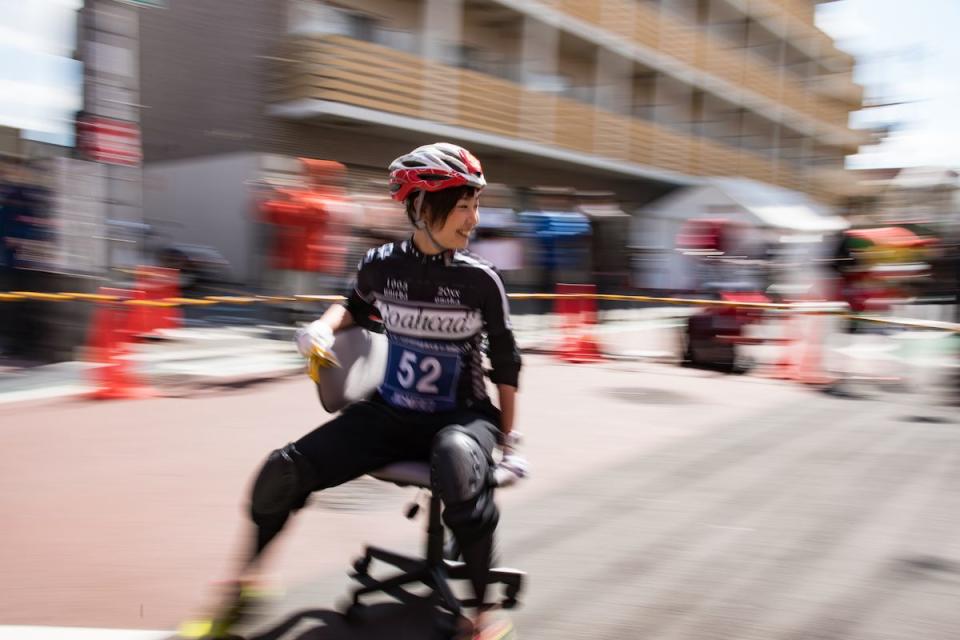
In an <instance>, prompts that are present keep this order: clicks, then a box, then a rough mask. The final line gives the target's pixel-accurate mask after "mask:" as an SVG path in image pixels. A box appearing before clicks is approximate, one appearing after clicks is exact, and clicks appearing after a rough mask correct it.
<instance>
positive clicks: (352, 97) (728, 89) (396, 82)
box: [141, 0, 866, 205]
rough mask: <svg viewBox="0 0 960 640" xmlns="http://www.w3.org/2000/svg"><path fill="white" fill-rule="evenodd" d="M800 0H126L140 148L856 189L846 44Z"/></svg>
mask: <svg viewBox="0 0 960 640" xmlns="http://www.w3.org/2000/svg"><path fill="white" fill-rule="evenodd" d="M816 4H817V3H816V2H815V0H205V1H204V2H189V1H188V0H169V1H168V3H167V8H166V9H164V10H157V11H150V12H143V13H142V14H141V69H142V75H141V77H142V87H141V93H142V101H143V103H144V105H145V107H146V108H145V109H144V110H143V139H144V152H145V160H146V162H147V163H151V162H157V161H165V160H173V159H181V158H190V157H196V156H204V155H211V154H220V153H228V152H238V151H261V152H267V153H281V154H290V155H298V156H300V155H305V156H313V157H323V158H333V159H337V160H340V161H342V162H344V163H346V164H348V165H349V166H351V167H353V168H358V169H360V168H365V167H366V168H370V169H371V170H373V169H376V170H378V171H383V169H384V167H385V165H386V163H387V162H389V160H390V159H391V158H393V157H395V156H396V155H398V154H399V153H401V152H403V151H405V150H407V149H408V148H409V147H410V146H411V145H413V144H418V143H424V142H432V141H434V140H439V139H445V140H452V141H456V142H459V143H461V144H464V145H465V146H469V147H470V148H472V149H474V150H475V151H476V152H477V154H478V155H479V156H480V157H481V158H482V160H483V161H484V165H485V169H486V170H487V173H488V174H489V176H490V178H491V180H493V181H497V182H503V183H506V184H514V185H554V186H565V187H570V186H572V187H575V188H581V189H594V190H596V189H607V190H613V191H615V192H616V193H617V194H618V195H619V196H620V197H621V198H622V199H623V200H624V201H626V202H630V203H634V204H638V205H639V204H643V203H644V202H647V201H649V200H651V199H652V198H654V197H656V196H658V195H661V194H662V193H665V192H666V191H668V190H670V189H672V188H674V187H676V186H678V185H684V184H690V183H693V182H696V181H697V179H698V178H700V177H703V176H722V175H737V176H746V177H749V178H752V179H755V180H759V181H762V182H767V183H772V184H776V185H781V186H784V187H788V188H791V189H796V190H799V191H804V192H807V193H809V194H811V195H812V196H814V197H815V198H817V199H819V200H821V201H824V202H827V203H832V202H839V201H840V200H842V198H843V197H844V196H845V195H846V194H848V193H849V192H850V191H851V190H852V188H853V187H854V178H853V177H852V176H851V175H850V174H849V173H848V172H845V171H844V170H843V161H844V157H845V156H846V155H849V154H852V153H854V152H856V150H857V148H858V146H860V145H861V144H865V142H866V140H865V136H864V134H863V132H860V131H856V130H852V129H851V128H850V127H849V125H848V117H849V114H850V112H851V111H854V110H856V109H858V108H859V107H860V106H861V102H862V90H861V88H860V87H859V86H857V85H856V84H854V82H853V79H852V68H853V63H854V61H853V60H852V58H851V57H850V56H849V55H847V54H845V53H843V52H842V51H840V50H838V49H837V48H836V47H835V46H834V44H833V42H832V41H831V40H830V38H829V37H828V36H827V35H826V34H824V33H823V32H822V31H820V30H819V29H818V28H817V27H816V26H815V24H814V11H815V6H816Z"/></svg>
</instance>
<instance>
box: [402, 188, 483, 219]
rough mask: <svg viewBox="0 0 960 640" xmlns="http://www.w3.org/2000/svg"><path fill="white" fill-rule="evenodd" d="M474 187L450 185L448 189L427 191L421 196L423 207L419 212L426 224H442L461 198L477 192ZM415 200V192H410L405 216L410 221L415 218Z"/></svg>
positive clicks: (471, 195)
mask: <svg viewBox="0 0 960 640" xmlns="http://www.w3.org/2000/svg"><path fill="white" fill-rule="evenodd" d="M477 191H478V189H477V188H476V187H471V186H468V185H464V186H462V187H451V188H450V189H441V190H440V191H427V192H426V193H424V196H423V207H422V208H421V210H420V211H421V213H422V215H423V219H424V221H425V222H426V223H427V226H429V227H434V226H437V225H443V224H444V223H445V222H446V221H447V216H449V215H450V212H451V211H453V208H454V207H455V206H457V203H458V202H460V200H461V199H462V198H465V197H473V196H474V195H475V194H476V193H477ZM416 201H417V192H414V193H412V194H410V197H409V198H407V217H409V218H410V220H411V221H412V222H415V221H416V219H417V211H416V207H415V205H414V203H415V202H416Z"/></svg>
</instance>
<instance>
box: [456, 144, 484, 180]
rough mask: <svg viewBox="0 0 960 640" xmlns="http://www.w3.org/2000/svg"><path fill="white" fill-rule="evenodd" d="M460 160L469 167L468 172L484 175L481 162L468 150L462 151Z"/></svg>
mask: <svg viewBox="0 0 960 640" xmlns="http://www.w3.org/2000/svg"><path fill="white" fill-rule="evenodd" d="M460 159H461V160H463V164H465V165H467V171H469V172H470V173H481V174H482V173H483V169H482V168H481V167H480V161H479V160H477V157H476V156H475V155H473V154H472V153H470V152H469V151H467V150H466V149H460Z"/></svg>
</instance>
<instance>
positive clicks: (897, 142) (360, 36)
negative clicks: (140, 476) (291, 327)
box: [0, 0, 960, 360]
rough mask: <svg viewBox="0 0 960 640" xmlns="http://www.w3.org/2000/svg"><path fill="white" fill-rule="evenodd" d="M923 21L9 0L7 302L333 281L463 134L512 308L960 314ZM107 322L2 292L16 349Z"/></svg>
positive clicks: (250, 0)
mask: <svg viewBox="0 0 960 640" xmlns="http://www.w3.org/2000/svg"><path fill="white" fill-rule="evenodd" d="M914 5H915V6H914ZM911 6H913V7H914V8H913V9H911V13H910V14H909V16H908V15H907V14H906V13H905V9H904V7H903V6H902V5H901V3H897V2H894V1H879V2H866V1H863V0H846V1H838V2H815V1H813V0H751V1H749V2H748V1H746V0H576V1H573V0H570V1H565V0H550V1H542V2H530V1H518V0H337V1H326V0H271V1H269V2H264V1H262V0H256V1H255V0H207V1H205V2H183V1H179V0H130V1H126V2H120V1H117V0H89V1H87V2H81V1H80V0H31V2H26V3H25V2H18V1H16V0H4V1H3V2H2V3H0V11H2V15H3V18H4V20H3V23H4V26H3V28H2V30H0V52H2V56H0V60H2V64H0V84H2V86H3V87H4V91H2V96H3V97H2V98H0V125H2V126H0V152H2V154H3V155H2V158H3V159H2V168H3V171H2V173H0V183H2V186H0V196H2V206H0V214H2V220H0V242H2V261H0V265H2V269H3V276H2V282H0V290H4V291H39V292H55V291H94V290H96V289H97V288H99V287H102V286H109V285H114V286H128V285H130V284H131V281H132V276H131V270H132V269H135V268H136V267H137V266H139V265H159V266H166V267H171V268H175V269H178V270H179V284H180V292H181V293H182V294H183V295H187V296H199V295H210V294H224V293H230V294H250V293H253V294H260V295H294V294H322V293H339V292H340V291H341V290H342V289H343V287H344V285H345V284H346V282H347V281H348V280H349V277H350V273H351V271H352V269H353V268H354V265H355V264H356V259H357V256H358V255H359V253H360V252H362V251H363V250H365V248H367V247H369V246H371V245H373V244H376V243H380V242H383V241H386V240H390V239H394V238H397V237H401V236H403V235H404V234H405V233H407V223H406V221H405V218H404V216H403V214H402V212H401V210H400V208H399V207H398V206H397V205H396V204H395V203H393V202H392V201H390V200H389V199H388V198H387V196H386V193H387V191H386V171H385V167H386V165H387V164H388V163H389V161H390V160H391V159H392V158H394V157H396V156H397V155H399V154H400V153H402V152H404V151H405V150H409V149H410V148H411V147H412V146H415V145H419V144H422V143H427V142H433V141H436V140H449V141H452V142H456V143H459V144H462V145H464V146H466V147H468V148H470V149H472V150H473V151H475V153H476V154H477V155H478V156H479V157H480V158H481V160H482V162H483V164H484V168H485V171H486V174H487V177H488V180H489V182H490V183H491V186H490V188H489V189H487V191H486V192H485V193H484V197H483V201H482V207H483V209H482V216H481V226H480V228H479V230H478V232H477V237H476V239H475V242H474V243H473V247H472V248H473V249H474V250H475V251H476V252H477V253H479V254H481V255H484V256H485V257H488V258H490V259H492V260H494V261H495V262H496V263H497V264H498V265H499V266H500V268H501V269H502V271H503V273H504V276H505V279H506V281H507V284H508V287H509V288H510V290H511V291H515V292H516V291H523V292H537V291H539V292H553V291H554V290H555V286H556V283H558V282H565V283H589V284H594V285H596V287H597V290H598V291H599V292H601V293H644V294H655V295H689V294H696V295H716V294H717V292H718V291H719V292H722V291H731V290H744V289H748V290H751V291H756V292H759V293H761V294H762V295H763V296H764V298H763V299H767V300H778V299H788V298H790V296H793V297H794V298H798V297H802V298H804V299H829V300H841V301H845V302H847V303H849V304H850V305H851V306H852V307H853V308H854V309H855V310H873V311H882V310H884V309H889V308H890V304H891V303H892V302H891V301H901V302H902V301H905V300H907V301H910V302H911V303H914V304H922V303H931V304H932V303H936V304H937V305H938V307H937V311H936V312H927V313H925V314H921V315H922V316H923V317H928V318H936V319H954V316H955V313H956V312H955V309H956V295H957V279H958V267H957V261H956V255H957V252H956V236H957V232H956V221H957V210H958V199H957V191H956V188H957V184H958V182H957V173H956V171H955V167H956V166H957V159H956V158H955V157H953V156H952V155H951V153H950V152H949V151H946V150H945V149H947V148H949V147H950V144H949V142H950V141H951V140H954V139H956V138H957V135H958V134H957V131H956V130H955V129H956V127H955V125H954V124H953V122H952V120H951V118H950V117H949V116H950V114H951V113H954V112H955V107H956V100H957V96H956V95H955V94H956V90H955V87H952V84H951V83H949V78H950V75H949V69H950V68H951V61H953V62H956V60H957V51H956V46H955V45H954V44H953V43H952V42H951V41H950V39H949V38H948V37H947V36H948V34H949V33H950V29H951V28H952V27H950V25H953V26H956V25H957V24H958V23H960V15H958V8H957V6H955V4H954V3H950V2H939V1H937V0H927V1H925V2H919V3H914V4H913V5H911ZM904 25H907V26H909V28H907V26H904ZM951 105H953V107H951ZM954 146H955V145H954ZM884 301H886V302H884ZM88 307H89V305H86V304H70V305H57V304H52V303H47V302H42V301H41V302H38V301H36V300H34V301H30V300H11V301H9V302H5V303H4V304H3V306H2V311H3V316H4V320H3V323H4V324H3V329H2V334H3V339H4V344H3V349H4V353H5V354H7V355H8V356H10V357H20V358H23V359H26V360H57V359H68V358H71V357H73V356H74V355H75V353H76V351H75V350H76V348H77V347H78V346H80V345H82V344H83V341H84V336H85V335H86V333H85V332H86V329H87V327H86V323H87V321H88V320H87V318H88V317H89V308H88ZM543 309H544V310H546V307H544V308H543ZM519 310H520V311H521V312H522V311H524V310H526V307H524V306H523V305H522V304H521V306H520V309H519ZM273 312H276V309H273V311H272V312H271V313H273ZM264 314H266V312H265V311H263V310H262V309H255V308H250V309H247V310H245V311H243V312H242V313H239V314H234V315H233V316H232V320H231V321H241V320H244V319H246V320H249V319H251V318H254V317H255V319H256V320H258V321H259V320H263V319H264V317H263V316H264ZM913 315H916V313H914V314H913ZM209 316H210V314H209V313H206V314H204V313H199V312H198V313H195V314H192V316H191V314H188V320H190V321H196V322H202V321H203V320H204V318H207V319H209ZM227 316H229V314H227V315H224V314H222V313H221V314H220V315H219V317H220V320H221V321H223V320H224V318H225V317H227ZM274 318H275V319H279V320H282V321H288V320H290V319H291V318H295V316H290V315H289V314H287V315H284V314H280V315H279V316H277V314H276V313H274Z"/></svg>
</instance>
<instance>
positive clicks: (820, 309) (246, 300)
mask: <svg viewBox="0 0 960 640" xmlns="http://www.w3.org/2000/svg"><path fill="white" fill-rule="evenodd" d="M507 297H508V298H510V299H511V300H604V301H614V302H655V303H660V304H674V305H687V306H696V307H735V308H740V309H764V310H769V311H786V312H795V313H802V314H804V315H841V316H843V317H844V318H848V319H851V320H861V321H864V322H872V323H876V324H885V325H889V326H896V327H904V328H912V329H930V330H940V331H952V332H954V333H960V324H958V323H954V322H938V321H932V320H929V321H928V320H912V319H892V318H880V317H877V316H863V315H857V314H851V313H849V310H848V309H847V307H846V306H845V305H843V304H841V303H826V302H824V303H816V302H807V303H774V302H735V301H732V300H707V299H702V298H662V297H657V296H636V295H621V294H604V293H510V294H507ZM345 299H346V298H345V297H344V296H340V295H293V296H264V295H258V296H205V297H203V298H161V299H155V300H130V299H125V298H123V297H122V296H117V295H108V294H102V293H75V292H59V293H46V292H42V291H5V292H2V291H0V302H16V301H21V300H42V301H45V302H62V301H67V300H79V301H88V302H120V303H122V304H125V305H131V306H144V307H181V306H183V307H186V306H210V305H215V304H255V303H258V302H263V303H277V302H330V303H334V302H342V301H343V300H345Z"/></svg>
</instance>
